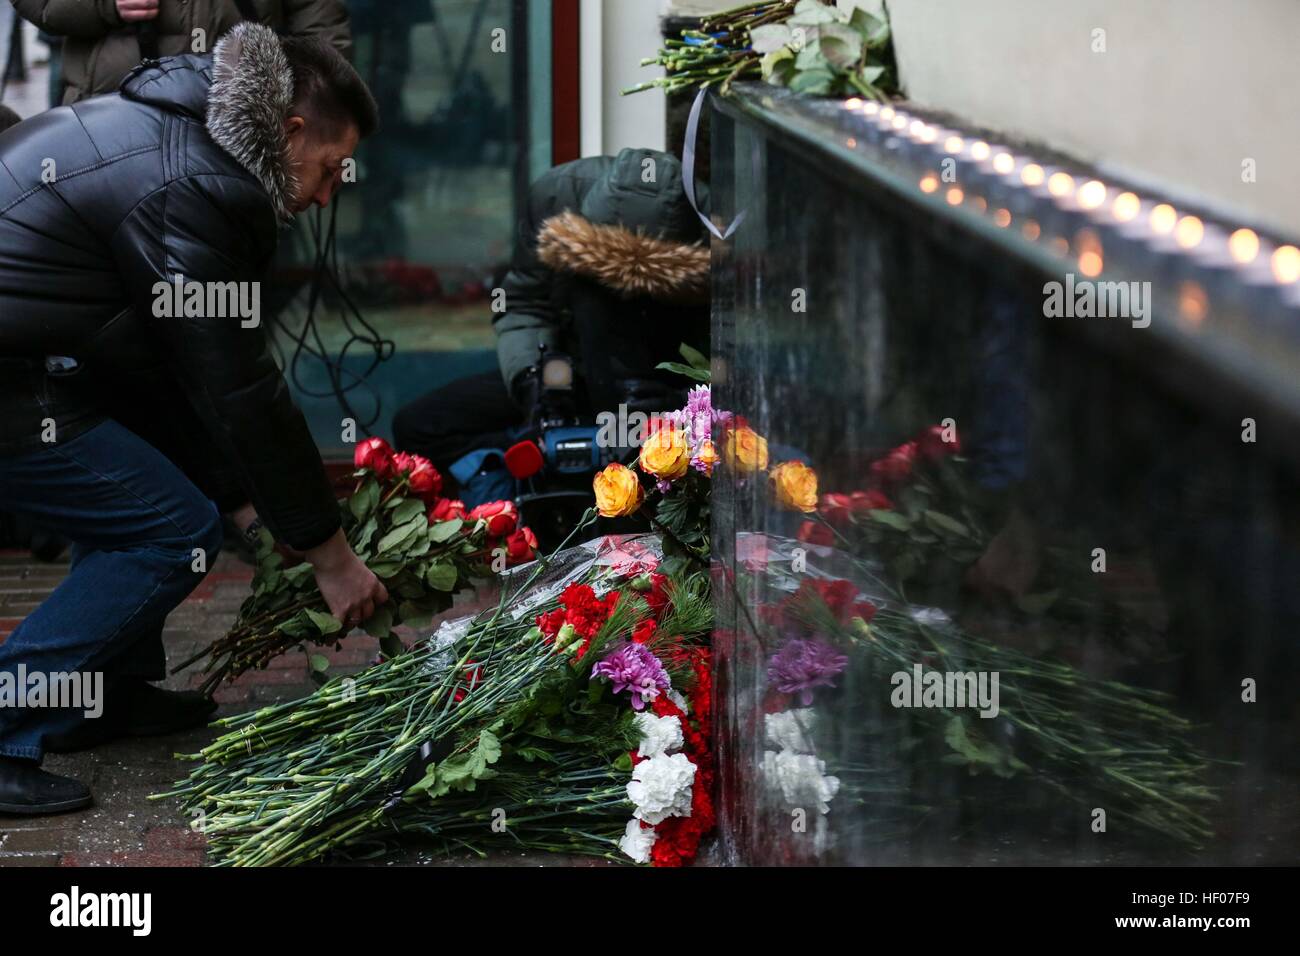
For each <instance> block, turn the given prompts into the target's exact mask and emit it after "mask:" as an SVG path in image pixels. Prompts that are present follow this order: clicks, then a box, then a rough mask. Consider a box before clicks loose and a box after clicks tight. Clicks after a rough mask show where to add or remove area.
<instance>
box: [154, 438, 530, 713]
mask: <svg viewBox="0 0 1300 956" xmlns="http://www.w3.org/2000/svg"><path fill="white" fill-rule="evenodd" d="M354 464H355V466H356V472H355V474H354V476H353V477H354V478H355V481H356V485H355V488H354V490H353V492H352V494H351V495H350V496H348V498H347V499H346V500H344V501H342V502H340V508H341V510H342V518H343V528H344V531H345V533H346V535H347V539H348V543H349V544H350V545H351V546H352V550H353V551H355V552H356V554H357V556H358V557H360V558H361V559H362V560H363V561H364V562H365V563H366V565H367V566H368V567H369V568H370V570H371V571H373V572H374V573H375V575H376V576H378V577H379V579H380V580H382V581H383V582H384V586H385V587H386V588H387V589H388V593H389V596H390V597H389V601H388V603H387V604H384V605H382V606H381V607H380V608H379V609H378V610H377V611H376V612H375V614H374V616H373V617H371V618H370V620H368V621H366V622H365V624H364V625H363V627H364V629H365V631H366V633H368V634H371V635H372V636H374V637H378V638H379V639H380V646H381V648H382V649H383V651H384V653H385V655H387V656H390V657H391V656H393V655H394V654H397V653H400V652H401V650H402V643H401V641H400V640H399V639H398V637H397V636H396V635H395V634H394V633H393V628H394V627H395V626H397V625H398V624H408V625H413V626H419V625H420V624H421V623H427V622H428V619H429V618H431V617H432V615H434V614H436V613H438V612H441V611H444V610H446V609H447V608H449V607H451V604H452V595H453V594H455V593H456V592H457V591H459V590H462V589H463V588H465V587H466V586H468V584H469V582H470V581H471V580H472V579H473V578H476V577H477V578H485V577H488V576H489V575H491V574H492V573H494V572H500V571H504V570H505V569H506V568H507V567H509V566H511V565H517V564H522V563H524V562H526V561H530V560H532V558H533V557H534V555H535V553H536V547H537V539H536V538H535V537H534V536H533V533H532V531H531V530H529V529H528V528H526V527H522V526H520V525H519V515H518V512H517V511H516V509H515V506H514V503H513V502H510V501H493V502H489V503H487V504H483V505H480V506H479V507H477V508H474V509H470V510H467V509H466V508H465V505H464V504H463V503H462V502H460V501H456V500H452V499H448V498H445V497H442V494H441V492H442V476H441V475H440V474H439V473H438V470H437V469H436V468H434V466H433V465H432V464H431V463H430V462H429V461H428V459H426V458H422V457H421V456H419V455H409V454H406V453H405V452H400V453H396V452H394V451H393V449H392V448H390V447H389V445H388V443H387V442H385V441H384V440H383V439H382V438H370V439H367V440H366V441H364V442H362V443H361V444H360V445H358V446H357V449H356V453H355V455H354ZM256 557H257V569H256V572H255V573H254V575H253V590H252V594H251V595H249V597H248V599H247V600H245V601H244V603H243V606H242V607H241V608H240V610H239V617H238V619H237V620H236V621H235V624H234V626H233V627H232V628H231V629H230V631H229V632H228V633H227V634H226V635H225V636H224V637H221V638H219V639H218V640H216V641H215V642H213V643H212V644H211V645H210V646H209V647H208V648H206V649H205V650H204V651H202V652H201V653H200V654H198V655H196V656H195V657H193V658H191V659H190V660H188V661H185V662H184V663H182V664H180V665H179V666H178V667H177V668H176V669H177V670H180V669H181V668H184V667H186V666H188V665H190V664H192V663H194V662H195V661H196V660H199V659H201V658H206V661H207V662H206V664H205V667H204V671H205V673H207V675H208V676H207V678H206V680H205V681H204V682H203V684H202V688H201V689H202V690H203V691H204V692H205V693H211V692H212V691H213V690H214V689H215V688H216V687H217V686H218V685H219V684H220V683H221V682H222V681H223V680H225V681H233V680H235V679H236V678H238V677H239V676H240V675H241V674H243V673H244V672H245V671H248V670H251V669H254V668H264V667H266V666H267V664H268V663H270V661H272V660H273V659H275V658H276V657H279V656H280V655H281V654H283V653H284V652H285V651H288V650H290V649H292V648H294V647H298V646H303V647H305V646H306V645H309V644H316V645H319V646H327V645H338V643H339V642H340V641H341V640H342V639H343V638H344V637H345V636H346V633H347V632H346V631H345V629H344V626H343V624H342V623H341V622H340V621H339V620H338V619H337V618H335V617H334V616H333V615H331V614H330V613H329V608H328V607H327V606H326V604H325V599H324V597H322V595H321V593H320V590H319V589H318V588H317V587H316V579H315V574H314V572H313V570H312V567H311V565H310V564H307V563H306V562H301V563H298V564H293V565H289V564H288V563H287V562H286V560H285V557H284V556H283V555H282V554H281V553H279V552H278V551H276V550H275V542H274V541H273V540H272V538H271V535H270V533H269V532H266V531H263V532H262V535H261V539H260V541H259V542H258V546H257V551H256ZM309 662H310V667H311V672H312V674H313V675H315V676H318V677H319V676H320V675H323V674H324V672H325V671H326V669H327V668H328V667H329V662H328V660H327V659H326V658H325V656H324V655H323V654H315V653H313V654H309Z"/></svg>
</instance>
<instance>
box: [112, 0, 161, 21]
mask: <svg viewBox="0 0 1300 956" xmlns="http://www.w3.org/2000/svg"><path fill="white" fill-rule="evenodd" d="M117 15H118V16H119V17H121V18H122V19H123V20H124V21H125V22H127V23H131V22H135V21H139V20H156V19H158V0H117Z"/></svg>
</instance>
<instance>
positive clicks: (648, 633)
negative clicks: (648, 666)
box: [632, 617, 655, 644]
mask: <svg viewBox="0 0 1300 956" xmlns="http://www.w3.org/2000/svg"><path fill="white" fill-rule="evenodd" d="M654 636H655V621H654V618H652V617H648V618H646V619H645V620H644V621H642V622H641V623H640V624H638V625H637V626H636V627H635V628H633V630H632V643H633V644H644V643H646V642H647V641H649V640H651V639H652V638H653V637H654Z"/></svg>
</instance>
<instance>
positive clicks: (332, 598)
mask: <svg viewBox="0 0 1300 956" xmlns="http://www.w3.org/2000/svg"><path fill="white" fill-rule="evenodd" d="M306 556H307V560H308V561H309V562H311V566H312V567H313V568H315V569H316V585H317V587H319V588H320V593H321V594H322V595H324V597H325V603H326V604H328V605H329V609H330V613H331V614H333V615H334V616H335V617H336V618H338V619H339V620H340V621H342V622H343V625H344V626H345V627H349V628H352V627H356V626H357V625H358V624H361V623H362V622H363V621H365V620H366V619H368V618H369V617H370V615H372V614H374V613H375V608H376V607H378V606H379V605H381V604H383V603H384V602H386V601H387V600H388V590H387V589H386V588H385V587H384V585H383V583H382V582H381V581H380V580H379V579H378V578H377V577H375V575H374V573H373V572H372V571H371V570H370V569H369V568H368V567H366V566H365V563H364V562H362V560H361V559H360V558H358V557H357V556H356V555H355V554H354V553H353V552H352V548H351V546H349V545H348V539H347V538H345V537H344V536H343V531H342V530H341V529H340V530H339V531H336V532H335V533H334V537H332V538H330V539H329V540H328V541H326V542H325V543H324V544H322V545H319V546H317V547H315V548H312V549H311V550H310V551H308V552H306Z"/></svg>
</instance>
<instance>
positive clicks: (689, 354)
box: [677, 342, 709, 370]
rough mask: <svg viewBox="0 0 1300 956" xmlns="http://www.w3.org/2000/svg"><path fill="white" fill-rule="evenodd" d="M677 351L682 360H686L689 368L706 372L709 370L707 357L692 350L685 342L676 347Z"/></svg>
mask: <svg viewBox="0 0 1300 956" xmlns="http://www.w3.org/2000/svg"><path fill="white" fill-rule="evenodd" d="M677 351H678V352H679V353H680V354H681V356H682V358H684V359H686V362H687V364H689V365H690V367H691V368H694V369H700V370H707V369H708V368H709V357H708V356H707V355H705V354H704V353H703V352H701V351H699V350H698V349H693V348H691V347H690V346H689V345H687V344H686V343H685V342H683V343H682V344H681V345H679V346H677Z"/></svg>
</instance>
